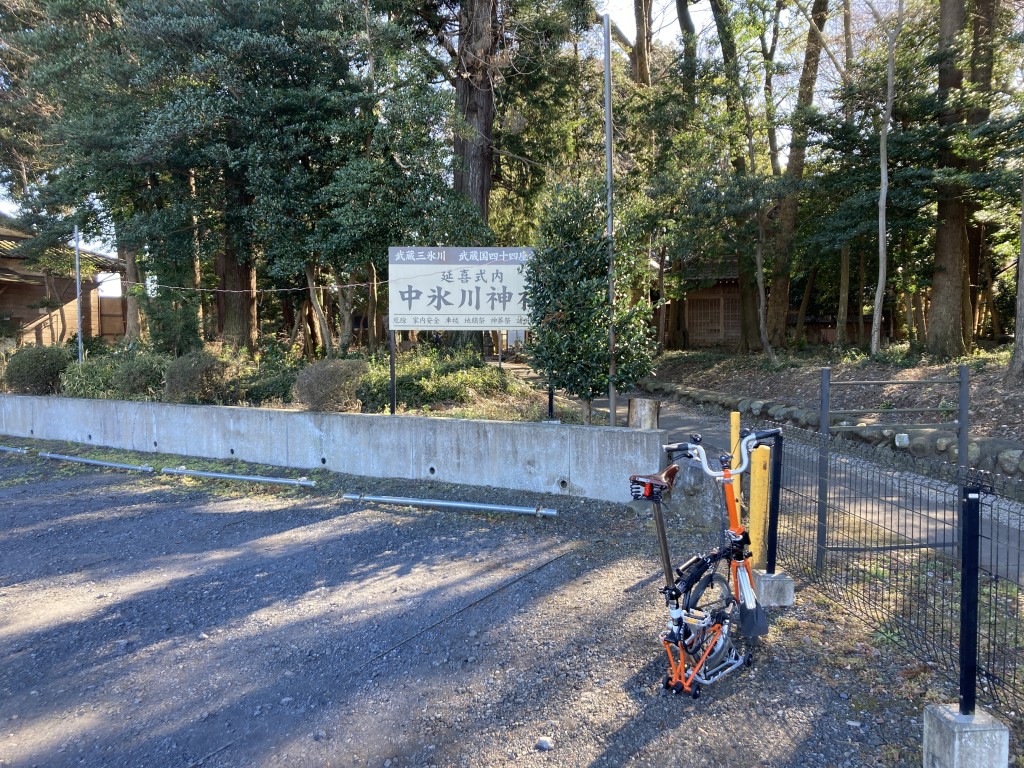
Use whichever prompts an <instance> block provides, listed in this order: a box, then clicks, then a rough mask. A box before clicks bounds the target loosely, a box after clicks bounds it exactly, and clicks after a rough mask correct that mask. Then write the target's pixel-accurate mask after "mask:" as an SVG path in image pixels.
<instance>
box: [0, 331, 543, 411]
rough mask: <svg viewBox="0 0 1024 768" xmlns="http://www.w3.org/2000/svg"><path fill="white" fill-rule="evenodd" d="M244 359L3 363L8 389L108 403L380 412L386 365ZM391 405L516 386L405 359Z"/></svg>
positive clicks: (19, 354) (48, 353) (463, 358)
mask: <svg viewBox="0 0 1024 768" xmlns="http://www.w3.org/2000/svg"><path fill="white" fill-rule="evenodd" d="M268 352H269V353H267V352H265V353H264V354H262V355H261V356H260V358H259V361H258V362H257V360H254V359H252V358H250V357H248V356H246V355H244V354H243V355H241V356H239V355H235V354H232V355H231V356H228V355H223V354H216V353H215V352H213V351H210V350H200V351H197V352H191V353H189V354H186V355H182V356H181V357H177V358H172V357H169V356H167V355H162V354H158V353H155V352H153V351H151V350H148V349H146V348H144V347H140V346H138V345H126V346H124V345H123V346H118V347H114V348H111V349H109V350H106V351H104V352H102V353H98V354H96V353H94V354H92V355H90V356H89V357H88V358H87V359H86V360H85V361H84V362H82V363H80V364H79V363H77V362H75V359H74V358H75V356H74V353H73V351H72V350H70V349H68V348H66V347H35V346H25V347H21V348H19V349H17V350H16V351H15V352H14V353H13V354H12V355H11V356H10V357H9V359H8V360H7V363H6V367H5V370H4V376H3V380H4V384H5V386H6V388H7V390H8V391H11V392H17V393H25V394H34V395H45V394H62V395H65V396H67V397H85V398H99V399H111V400H158V401H163V402H172V403H217V404H224V405H235V404H248V405H280V404H287V403H292V402H295V403H299V404H302V405H303V406H305V407H306V408H308V409H310V410H317V411H359V410H362V411H364V412H370V413H379V412H382V411H385V410H387V409H388V407H389V406H390V400H391V398H390V380H391V379H390V370H389V368H390V366H389V362H390V361H389V360H388V358H387V357H382V358H381V357H378V358H371V359H369V360H366V359H361V358H350V359H341V360H339V359H329V360H320V361H317V362H314V363H312V364H309V365H303V363H302V361H301V360H297V359H295V357H294V356H292V355H289V354H284V353H282V350H281V349H280V348H277V349H271V350H269V351H268ZM396 384H397V393H398V402H399V403H400V404H401V405H403V406H404V407H407V408H422V407H427V406H432V405H437V404H439V403H467V402H471V401H472V400H474V399H475V398H476V397H477V396H479V395H483V396H492V395H495V394H500V393H509V392H511V391H514V390H518V389H520V388H522V387H524V386H525V385H523V384H522V383H521V382H520V381H519V380H518V379H517V378H516V377H514V376H509V375H507V374H506V373H505V372H503V371H499V370H497V369H495V368H493V367H491V366H486V365H484V363H483V361H481V360H480V358H479V357H477V356H476V355H475V354H474V353H472V352H454V353H450V354H444V353H439V352H435V351H426V352H417V353H407V354H404V355H401V356H400V357H399V358H398V364H397V372H396Z"/></svg>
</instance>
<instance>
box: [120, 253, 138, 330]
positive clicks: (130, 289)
mask: <svg viewBox="0 0 1024 768" xmlns="http://www.w3.org/2000/svg"><path fill="white" fill-rule="evenodd" d="M117 257H118V258H119V259H120V260H121V261H123V262H124V290H123V293H124V297H125V299H124V304H125V309H126V312H125V319H124V337H125V338H126V339H127V340H128V341H138V340H139V339H141V338H142V319H141V311H140V309H139V297H138V294H137V291H139V290H141V288H142V277H141V276H140V275H139V261H138V252H137V251H136V250H135V249H134V248H129V247H128V246H126V245H123V244H122V243H120V242H118V244H117Z"/></svg>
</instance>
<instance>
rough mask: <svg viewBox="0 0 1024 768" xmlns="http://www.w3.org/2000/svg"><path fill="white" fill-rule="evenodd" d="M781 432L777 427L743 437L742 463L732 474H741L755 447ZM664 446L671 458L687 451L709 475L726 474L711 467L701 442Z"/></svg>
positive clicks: (720, 476) (741, 446)
mask: <svg viewBox="0 0 1024 768" xmlns="http://www.w3.org/2000/svg"><path fill="white" fill-rule="evenodd" d="M781 434H782V430H781V429H780V428H778V427H776V428H775V429H766V430H763V431H761V432H751V433H750V434H748V435H744V436H743V437H741V438H740V465H739V466H738V467H736V468H735V469H732V470H730V472H731V474H733V475H739V474H742V473H743V472H745V471H746V469H747V465H748V464H750V454H751V452H752V451H753V450H754V448H756V447H757V446H758V444H760V443H761V441H763V440H767V439H768V438H770V437H775V436H777V435H781ZM698 439H699V438H698ZM662 448H663V449H664V450H665V452H666V453H668V455H669V458H671V456H672V454H673V453H685V454H686V455H687V456H688V457H689V458H694V457H696V458H697V459H698V460H699V461H700V465H701V468H702V469H703V470H704V474H706V475H708V476H709V477H714V478H717V479H721V478H722V477H724V476H725V471H724V470H718V471H716V470H714V469H712V468H711V465H710V464H709V463H708V454H707V451H705V450H704V446H703V445H701V444H700V443H672V444H670V445H663V446H662Z"/></svg>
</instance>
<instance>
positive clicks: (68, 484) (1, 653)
mask: <svg viewBox="0 0 1024 768" xmlns="http://www.w3.org/2000/svg"><path fill="white" fill-rule="evenodd" d="M63 448H64V452H70V451H71V450H72V448H71V447H70V446H63ZM51 450H52V448H51ZM149 459H150V461H151V460H152V457H149ZM179 463H180V460H179ZM240 470H241V471H244V472H246V473H259V472H260V471H261V470H260V468H253V467H248V466H247V467H241V468H240ZM316 477H317V480H318V483H319V484H318V487H317V488H316V489H311V490H306V489H291V490H281V491H275V490H274V489H273V488H268V487H264V486H257V485H255V484H248V483H247V484H244V485H243V484H235V485H232V484H229V483H224V482H218V481H194V480H187V479H183V478H178V477H168V476H147V475H131V474H126V473H123V472H115V471H107V470H99V469H96V468H94V467H82V466H80V465H69V464H60V463H56V462H49V463H48V462H46V461H45V460H43V459H37V458H30V457H25V456H19V455H10V454H3V455H0V561H2V568H0V659H2V662H0V664H2V669H3V676H2V681H0V691H2V698H0V725H2V730H0V765H2V766H33V765H38V766H46V767H47V768H58V767H60V766H200V765H201V766H307V765H308V766H385V767H386V768H398V767H399V766H402V767H404V766H430V765H434V766H473V767H474V768H475V767H476V766H504V765H517V766H518V765H523V766H534V765H536V766H542V765H550V766H601V765H609V766H619V765H636V766H648V765H650V766H654V765H657V766H663V765H666V764H675V765H680V766H694V767H695V768H696V767H700V766H719V765H744V766H769V767H775V766H778V767H782V766H787V767H789V768H797V767H798V766H799V767H803V766H836V767H839V766H844V767H852V766H875V765H884V766H911V765H920V762H921V749H920V738H921V715H922V709H923V706H924V704H925V703H927V702H928V701H933V700H942V701H954V700H955V698H956V697H955V693H954V692H953V691H951V690H950V689H949V688H948V687H947V686H945V684H944V683H943V682H942V681H939V680H936V679H935V676H934V675H933V674H932V673H931V671H930V669H929V668H928V666H927V665H926V664H922V663H921V661H920V660H914V659H908V658H905V657H902V656H900V655H899V654H898V653H896V652H895V651H894V650H893V649H891V648H890V647H888V646H885V645H884V644H882V643H881V641H879V640H878V639H877V638H875V637H874V636H873V635H872V634H871V633H870V631H868V630H867V629H866V628H864V627H860V626H857V625H855V624H854V623H853V620H852V619H850V618H840V619H837V618H836V612H835V611H834V610H833V609H832V608H831V607H830V606H829V605H828V604H827V601H826V600H825V599H824V598H823V597H821V596H819V595H817V594H816V593H814V592H812V591H810V590H802V589H801V590H798V601H797V605H796V606H794V607H793V608H790V609H785V610H780V611H774V612H772V614H771V618H772V631H771V633H770V634H769V635H768V636H767V638H765V639H763V640H762V647H761V648H760V649H759V650H758V654H757V657H756V661H755V665H754V666H753V668H751V669H746V670H743V671H741V672H739V673H737V674H735V675H734V676H732V677H730V678H727V679H725V680H723V681H722V682H720V683H718V684H716V685H714V686H712V687H710V688H708V689H707V690H706V691H705V693H704V695H703V696H702V697H701V698H700V699H698V700H693V699H691V698H689V697H678V696H673V695H670V694H667V693H666V692H665V691H664V690H663V689H662V688H661V685H660V680H661V675H662V674H663V666H664V664H663V660H662V651H661V649H660V645H659V644H658V643H657V642H656V637H657V633H658V631H659V629H660V626H661V624H662V621H663V618H662V617H663V604H661V602H660V600H661V598H660V596H659V595H658V593H657V588H658V586H659V579H658V577H657V568H658V566H657V558H656V545H655V540H654V534H653V529H652V527H651V525H650V522H649V520H648V519H647V515H646V512H645V511H644V510H635V509H632V508H630V507H628V506H626V505H615V504H607V503H598V502H589V501H584V500H579V499H570V498H566V497H544V496H536V495H530V494H523V493H519V492H510V491H494V490H487V489H482V488H473V487H468V486H451V485H448V486H442V485H440V484H436V483H435V484H429V483H410V482H408V481H401V482H399V481H386V480H375V479H371V478H352V477H341V476H330V475H326V474H324V475H317V476H316ZM342 492H356V493H379V494H384V495H402V496H413V497H434V498H453V499H461V500H472V501H478V502H481V501H482V502H489V503H501V504H521V505H535V504H539V505H543V506H550V507H554V508H556V509H558V510H559V516H558V517H557V518H536V517H532V516H510V515H508V516H507V515H483V514H475V513H467V512H451V511H449V512H445V511H437V510H432V509H422V508H411V507H405V508H400V507H395V506H381V505H373V504H367V503H354V502H345V501H343V500H341V493H342ZM674 543H675V545H676V547H677V554H676V557H677V558H679V557H681V555H682V554H683V552H689V551H696V550H697V549H698V548H705V547H706V546H708V544H709V543H712V542H711V541H710V540H709V539H708V534H703V535H687V534H686V533H685V532H679V531H676V533H675V534H674Z"/></svg>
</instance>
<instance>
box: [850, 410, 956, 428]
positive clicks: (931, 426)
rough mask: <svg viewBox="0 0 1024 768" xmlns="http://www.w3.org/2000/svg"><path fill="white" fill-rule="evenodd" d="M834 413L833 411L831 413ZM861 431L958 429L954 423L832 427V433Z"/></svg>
mask: <svg viewBox="0 0 1024 768" xmlns="http://www.w3.org/2000/svg"><path fill="white" fill-rule="evenodd" d="M832 413H835V411H832ZM862 429H949V430H956V429H959V424H958V423H957V422H955V421H947V422H934V423H920V424H862V425H861V426H859V427H858V426H855V425H854V426H849V427H846V426H836V427H832V431H833V432H858V431H860V430H862Z"/></svg>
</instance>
